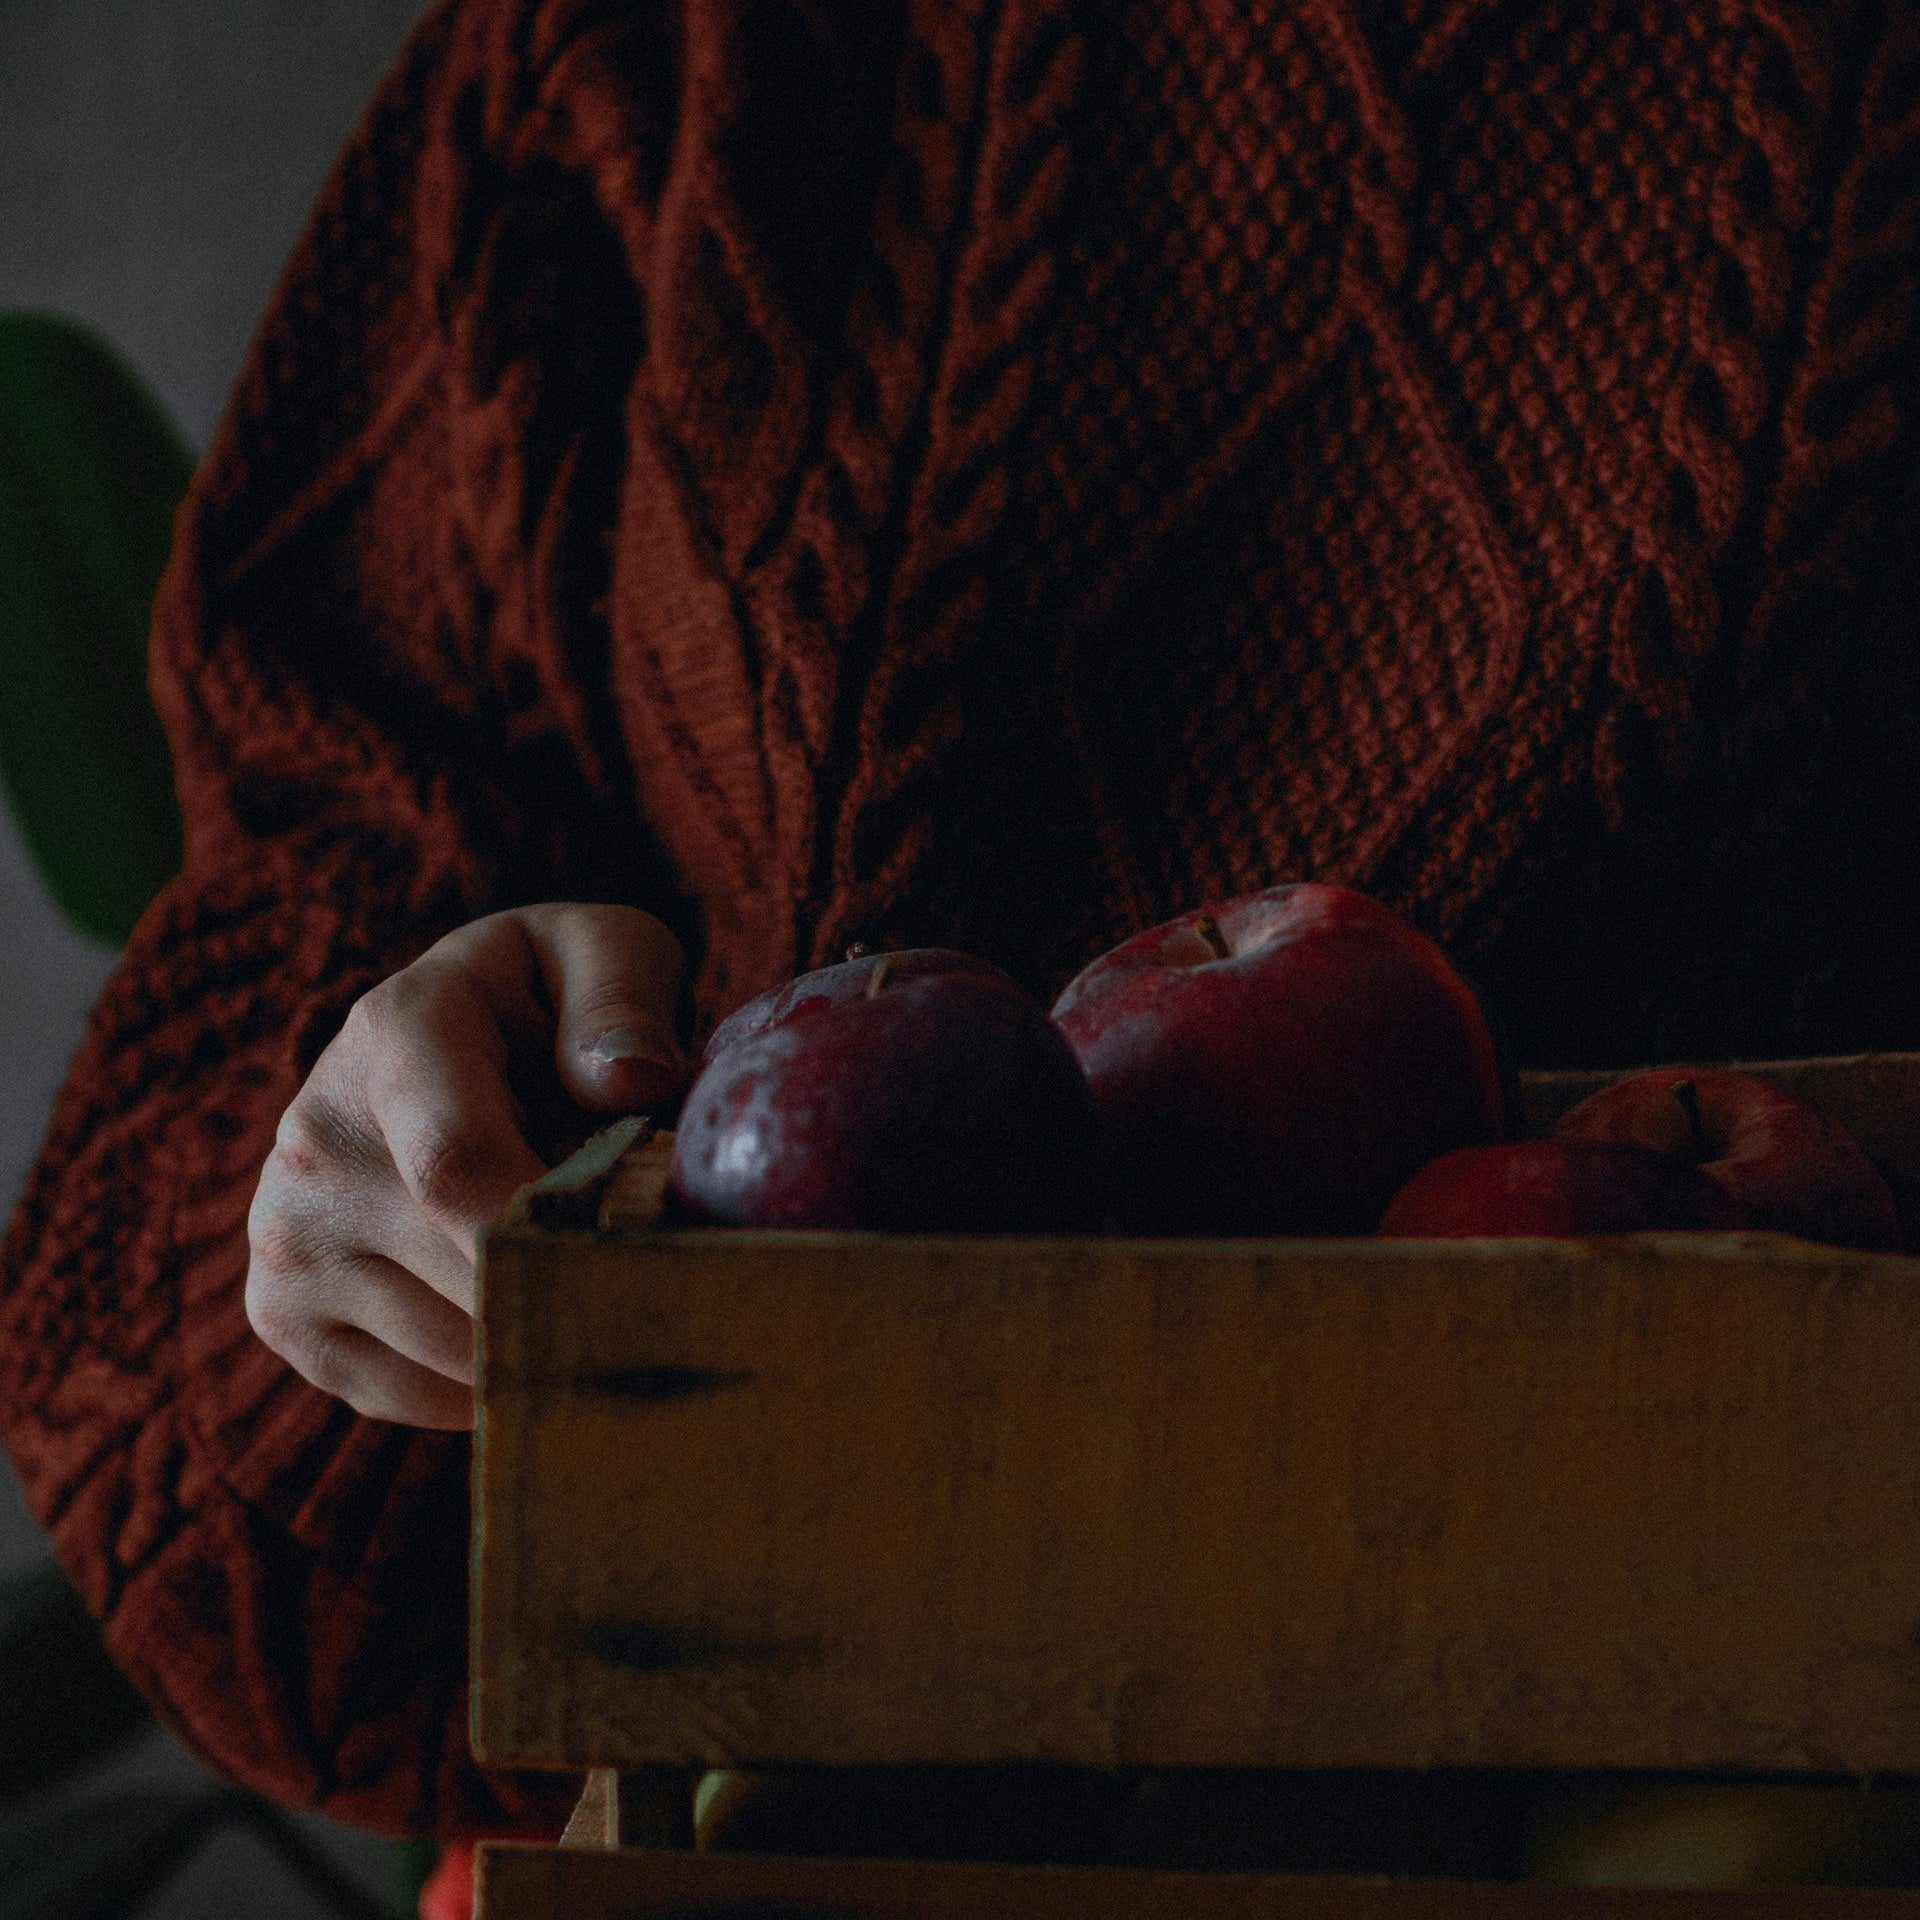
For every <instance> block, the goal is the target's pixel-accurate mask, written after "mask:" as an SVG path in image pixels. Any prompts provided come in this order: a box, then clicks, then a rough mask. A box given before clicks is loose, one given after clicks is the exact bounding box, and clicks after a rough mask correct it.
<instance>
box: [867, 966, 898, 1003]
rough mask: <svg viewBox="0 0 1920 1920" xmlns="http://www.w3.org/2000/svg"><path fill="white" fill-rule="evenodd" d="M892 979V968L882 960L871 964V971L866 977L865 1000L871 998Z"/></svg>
mask: <svg viewBox="0 0 1920 1920" xmlns="http://www.w3.org/2000/svg"><path fill="white" fill-rule="evenodd" d="M892 978H893V968H892V966H891V965H889V964H888V962H887V961H886V960H885V959H884V958H882V959H879V960H876V961H875V962H874V963H873V971H872V972H871V973H870V974H868V975H867V998H868V999H869V1000H871V999H872V998H873V996H874V995H875V994H876V993H878V992H879V991H880V989H881V988H882V987H884V986H885V985H886V984H887V982H888V981H889V980H891V979H892Z"/></svg>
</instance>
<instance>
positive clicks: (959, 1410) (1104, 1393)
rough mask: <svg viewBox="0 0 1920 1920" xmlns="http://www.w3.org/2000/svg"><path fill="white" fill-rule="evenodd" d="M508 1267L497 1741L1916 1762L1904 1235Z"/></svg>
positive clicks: (491, 1715)
mask: <svg viewBox="0 0 1920 1920" xmlns="http://www.w3.org/2000/svg"><path fill="white" fill-rule="evenodd" d="M509 1275H510V1276H511V1280H510V1281H508V1278H507V1277H508V1276H509ZM495 1279H496V1280H498V1281H499V1282H501V1283H503V1284H511V1285H512V1286H515V1287H518V1288H520V1289H522V1290H523V1292H524V1295H525V1304H524V1306H523V1308H522V1310H521V1315H520V1320H519V1322H518V1324H519V1326H520V1344H519V1345H518V1346H516V1347H515V1348H514V1349H513V1352H514V1355H515V1361H514V1366H513V1369H512V1371H511V1373H509V1372H508V1371H507V1370H505V1369H504V1368H503V1367H501V1366H499V1365H494V1366H492V1368H491V1371H490V1374H489V1378H488V1381H487V1385H486V1389H485V1391H486V1393H487V1395H488V1396H489V1397H490V1399H492V1400H494V1401H497V1403H498V1405H499V1407H500V1408H501V1409H502V1410H509V1409H510V1410H511V1414H512V1417H511V1418H510V1419H508V1420H496V1419H495V1418H494V1412H493V1408H492V1406H491V1405H490V1407H489V1415H488V1429H487V1436H486V1453H485V1461H486V1464H485V1471H484V1475H483V1481H482V1488H481V1499H482V1504H483V1510H484V1511H483V1526H482V1535H481V1558H482V1562H483V1565H482V1568H481V1574H480V1591H481V1596H482V1602H483V1604H482V1609H481V1616H480V1623H479V1629H478V1637H477V1645H476V1672H477V1675H478V1679H479V1685H480V1688H481V1701H482V1705H481V1709H480V1712H479V1716H478V1717H479V1721H480V1724H481V1727H482V1732H483V1738H484V1743H485V1752H486V1755H487V1757H488V1758H489V1759H490V1760H492V1761H494V1762H495V1763H498V1764H507V1763H513V1764H535V1765H556V1766H558V1765H581V1764H586V1763H589V1762H593V1761H602V1762H609V1763H619V1764H624V1765H637V1764H641V1763H643V1762H650V1761H657V1762H671V1763H680V1764H715V1765H718V1764H726V1763H728V1762H734V1761H750V1760H754V1759H759V1760H767V1761H780V1760H795V1761H800V1760H816V1761H823V1762H842V1763H851V1762H859V1761H896V1762H907V1761H973V1760H983V1761H984V1760H1021V1759H1030V1760H1056V1761H1067V1762H1076V1763H1082V1764H1093V1765H1119V1764H1148V1763H1154V1764H1166V1765H1177V1764H1248V1765H1269V1764H1300V1765H1372V1766H1406V1765H1423V1764H1437V1763H1447V1764H1465V1765H1471V1764H1496V1765H1497V1764H1519V1765H1532V1764H1541V1765H1562V1766H1603V1767H1604V1766H1702V1765H1722V1764H1725V1765H1735V1766H1742V1765H1750V1766H1767V1767H1786V1768H1795V1767H1811V1768H1833V1769H1838V1770H1843V1771H1870V1770H1885V1769H1898V1768H1913V1767H1916V1766H1920V1643H1917V1642H1916V1637H1915V1634H1916V1622H1920V1527H1916V1526H1915V1524H1914V1522H1915V1519H1916V1517H1920V1460H1917V1459H1916V1448H1915V1444H1914V1440H1913V1435H1914V1434H1915V1433H1916V1432H1920V1311H1917V1309H1920V1265H1916V1263H1913V1262H1907V1261H1897V1260H1886V1259H1874V1258H1872V1257H1862V1256H1849V1255H1843V1254H1838V1253H1833V1252H1828V1251H1823V1250H1819V1249H1814V1248H1809V1247H1804V1246H1802V1245H1800V1244H1799V1243H1795V1242H1788V1241H1773V1242H1768V1243H1759V1242H1748V1243H1740V1242H1720V1243H1712V1244H1711V1245H1707V1244H1702V1243H1687V1242H1680V1241H1674V1240H1664V1241H1659V1240H1649V1241H1644V1242H1622V1243H1611V1244H1601V1243H1586V1244H1585V1245H1582V1244H1581V1243H1531V1244H1524V1243H1507V1244H1505V1245H1501V1244H1499V1243H1470V1244H1465V1245H1462V1246H1460V1247H1458V1248H1453V1249H1435V1248H1433V1247H1430V1246H1429V1247H1424V1248H1423V1247H1420V1246H1418V1245H1415V1244H1413V1243H1401V1244H1400V1245H1397V1246H1396V1245H1394V1244H1392V1243H1334V1242H1322V1243H1296V1244H1295V1245H1294V1246H1292V1247H1291V1248H1284V1249H1276V1248H1275V1247H1274V1246H1273V1245H1272V1244H1271V1243H1267V1244H1264V1245H1259V1244H1251V1243H1249V1244H1246V1245H1240V1246H1232V1245H1215V1246H1208V1245H1204V1244H1199V1243H1185V1244H1182V1243H1174V1242H1160V1243H1125V1242H1107V1243H1102V1242H1071V1241H1068V1242H954V1241H948V1242H939V1241H904V1240H903V1241H891V1242H889V1241H875V1240H834V1239H825V1238H822V1239H820V1240H817V1241H816V1240H808V1239H800V1238H795V1239H789V1240H781V1239H778V1238H768V1239H764V1240H752V1239H748V1238H747V1237H740V1238H735V1237H733V1236H712V1237H705V1238H703V1237H700V1236H684V1237H675V1236H653V1237H650V1238H646V1239H637V1240H635V1241H632V1242H628V1243H624V1244H623V1243H619V1242H609V1241H593V1240H590V1239H585V1238H580V1239H573V1240H566V1239H563V1238H561V1237H555V1238H554V1239H553V1240H552V1241H551V1242H550V1243H549V1244H548V1245H547V1246H546V1247H545V1248H540V1247H536V1246H532V1245H531V1243H529V1250H528V1251H527V1252H526V1253H525V1254H524V1255H523V1256H522V1257H521V1258H519V1259H517V1260H516V1261H514V1262H512V1263H507V1264H503V1265H501V1266H500V1267H499V1268H498V1269H497V1272H496V1275H495ZM490 1292H491V1288H490ZM496 1311H497V1312H499V1313H501V1314H502V1315H503V1317H506V1316H507V1312H508V1310H507V1308H506V1307H505V1306H504V1304H503V1303H500V1302H496V1301H494V1300H492V1299H491V1298H490V1301H489V1305H488V1307H487V1313H488V1324H489V1328H490V1329H491V1327H492V1324H493V1316H494V1314H495V1313H496ZM489 1337H491V1335H490V1336H489ZM506 1351H507V1349H506V1348H504V1347H503V1348H502V1349H501V1353H502V1354H503V1355H504V1354H505V1352H506Z"/></svg>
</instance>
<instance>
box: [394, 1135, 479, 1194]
mask: <svg viewBox="0 0 1920 1920" xmlns="http://www.w3.org/2000/svg"><path fill="white" fill-rule="evenodd" d="M400 1174H401V1178H402V1179H404V1180H405V1182H406V1184H407V1191H408V1192H409V1193H410V1194H412V1195H413V1197H414V1199H415V1200H416V1201H417V1202H418V1203H419V1204H420V1205H421V1206H422V1207H424V1208H425V1209H426V1210H427V1211H428V1212H429V1213H433V1214H442V1215H447V1214H451V1215H455V1216H462V1217H463V1216H464V1215H465V1214H466V1213H467V1212H468V1211H469V1210H470V1209H471V1207H472V1206H473V1204H474V1202H475V1201H476V1200H477V1199H478V1198H479V1196H480V1194H481V1193H482V1191H483V1189H484V1185H485V1179H486V1156H485V1153H484V1151H483V1149H482V1147H481V1144H480V1142H479V1141H478V1140H477V1139H476V1138H475V1136H474V1135H473V1134H471V1133H469V1132H467V1131H464V1130H463V1129H460V1128H458V1127H447V1126H432V1127H425V1128H423V1129H421V1131H420V1132H419V1133H417V1134H415V1135H414V1136H413V1137H412V1138H410V1139H409V1140H408V1141H407V1142H406V1143H405V1145H404V1146H403V1147H402V1148H401V1149H400Z"/></svg>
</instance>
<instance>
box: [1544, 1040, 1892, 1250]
mask: <svg viewBox="0 0 1920 1920" xmlns="http://www.w3.org/2000/svg"><path fill="white" fill-rule="evenodd" d="M1554 1134H1555V1136H1556V1138H1559V1139H1563V1140H1632V1141H1637V1142H1638V1143H1639V1144H1640V1145H1642V1146H1645V1147H1652V1148H1654V1149H1656V1150H1657V1151H1659V1152H1661V1153H1665V1154H1669V1155H1672V1156H1673V1157H1674V1158H1676V1159H1679V1160H1684V1161H1687V1162H1690V1163H1692V1164H1694V1165H1696V1166H1698V1167H1699V1169H1700V1171H1701V1172H1702V1173H1703V1174H1705V1175H1706V1176H1707V1177H1708V1179H1710V1180H1713V1181H1715V1182H1717V1183H1718V1184H1719V1185H1720V1186H1721V1187H1722V1188H1724V1189H1725V1191H1726V1192H1727V1193H1729V1194H1730V1195H1732V1197H1733V1198H1734V1200H1735V1201H1737V1202H1738V1203H1739V1205H1740V1206H1741V1207H1742V1208H1743V1209H1744V1210H1745V1212H1746V1215H1747V1218H1748V1220H1749V1222H1750V1223H1751V1224H1752V1225H1753V1226H1755V1227H1757V1228H1761V1229H1764V1230H1766V1231H1769V1232H1774V1233H1793V1234H1798V1235H1799V1236H1800V1237H1801V1238H1802V1239H1806V1240H1824V1241H1829V1242H1831V1243H1832V1244H1833V1245H1835V1246H1841V1247H1861V1248H1864V1249H1866V1250H1868V1251H1870V1252H1876V1253H1895V1252H1898V1251H1899V1247H1900V1216H1899V1213H1898V1211H1897V1210H1896V1208H1895V1206H1894V1199H1893V1194H1892V1192H1891V1191H1890V1190H1889V1189H1888V1186H1887V1183H1886V1181H1885V1180H1884V1179H1882V1178H1881V1176H1880V1173H1879V1171H1878V1169H1877V1168H1875V1166H1874V1164H1873V1162H1872V1161H1871V1160H1869V1159H1868V1158H1867V1156H1866V1155H1865V1154H1864V1153H1863V1152H1862V1151H1861V1150H1860V1148H1859V1146H1858V1144H1857V1143H1856V1142H1855V1140H1854V1138H1853V1136H1852V1135H1851V1134H1849V1133H1848V1132H1847V1130H1846V1129H1845V1128H1844V1127H1842V1126H1841V1125H1840V1123H1839V1122H1838V1121H1837V1120H1831V1119H1829V1118H1828V1117H1827V1115H1825V1114H1824V1113H1822V1112H1821V1111H1820V1109H1819V1108H1818V1107H1816V1106H1814V1105H1813V1104H1812V1103H1811V1102H1810V1101H1806V1100H1802V1099H1801V1098H1800V1097H1799V1096H1798V1095H1797V1094H1792V1093H1789V1092H1788V1091H1787V1090H1786V1088H1784V1087H1781V1086H1777V1085H1775V1084H1774V1082H1772V1081H1771V1080H1765V1079H1762V1078H1761V1077H1760V1076H1759V1075H1758V1074H1751V1073H1736V1072H1733V1071H1731V1070H1730V1069H1728V1068H1724V1067H1653V1068H1649V1069H1648V1070H1646V1071H1645V1072H1642V1073H1630V1074H1628V1075H1626V1076H1625V1077H1624V1078H1622V1079H1619V1080H1616V1081H1614V1083H1613V1084H1612V1085H1611V1086H1608V1087H1603V1088H1601V1090H1600V1091H1599V1092H1598V1093H1595V1094H1590V1095H1589V1096H1588V1097H1587V1098H1586V1099H1585V1100H1582V1101H1581V1102H1580V1104H1579V1105H1578V1106H1577V1107H1574V1108H1572V1109H1571V1110H1570V1111H1569V1112H1567V1113H1565V1114H1563V1115H1562V1116H1561V1119H1560V1123H1559V1125H1558V1126H1556V1127H1555V1128H1554Z"/></svg>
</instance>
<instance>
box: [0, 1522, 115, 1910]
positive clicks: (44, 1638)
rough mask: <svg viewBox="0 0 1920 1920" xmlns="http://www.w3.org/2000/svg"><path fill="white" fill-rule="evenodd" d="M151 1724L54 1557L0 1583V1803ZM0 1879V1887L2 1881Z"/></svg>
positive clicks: (89, 1761)
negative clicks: (53, 1560) (56, 1564)
mask: <svg viewBox="0 0 1920 1920" xmlns="http://www.w3.org/2000/svg"><path fill="white" fill-rule="evenodd" d="M151 1725H152V1715H151V1714H150V1713H149V1711H148V1708H147V1703H146V1702H145V1701H144V1700H143V1699H141V1697H140V1695H139V1694H138V1693H137V1692H136V1691H135V1690H134V1686H133V1683H132V1682H131V1681H130V1680H128V1679H127V1677H126V1676H125V1675H124V1674H123V1673H122V1672H121V1671H120V1669H119V1668H118V1667H116V1666H115V1665H114V1664H113V1662H112V1660H110V1659H109V1658H108V1657H107V1650H106V1648H105V1647H104V1646H103V1645H102V1644H101V1641H100V1630H99V1628H98V1627H96V1626H95V1625H94V1623H93V1618H92V1616H91V1615H90V1614H89V1613H88V1612H87V1609H86V1607H85V1605H84V1604H83V1603H82V1601H81V1599H80V1596H79V1594H77V1593H76V1592H75V1591H74V1590H73V1586H72V1584H71V1583H70V1582H69V1581H68V1579H67V1577H66V1575H65V1574H63V1573H62V1572H61V1571H60V1569H59V1568H58V1567H57V1566H55V1565H54V1564H53V1562H52V1561H51V1560H47V1561H43V1562H41V1563H40V1564H38V1565H35V1566H32V1567H29V1568H27V1569H26V1570H25V1571H24V1572H20V1573H14V1574H9V1575H7V1576H6V1577H5V1578H4V1579H0V1807H6V1806H9V1805H11V1804H12V1803H13V1802H14V1801H16V1800H21V1799H24V1798H25V1797H26V1796H27V1795H28V1794H32V1793H38V1792H40V1791H42V1790H43V1789H45V1788H47V1787H51V1786H53V1785H55V1784H56V1783H58V1782H59V1781H61V1780H64V1779H66V1778H67V1777H68V1776H69V1775H70V1774H73V1773H77V1772H78V1771H79V1770H80V1769H81V1768H83V1767H89V1766H92V1765H93V1764H94V1763H95V1762H96V1761H98V1760H103V1759H105V1758H106V1756H107V1755H108V1754H110V1753H113V1752H115V1751H117V1750H118V1749H119V1748H120V1747H123V1746H124V1745H126V1743H127V1742H128V1741H129V1740H131V1739H133V1738H135V1737H136V1736H137V1735H139V1734H141V1733H143V1732H145V1731H146V1729H147V1728H148V1727H149V1726H151ZM5 1884H6V1882H5V1879H4V1876H0V1886H3V1885H5Z"/></svg>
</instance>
